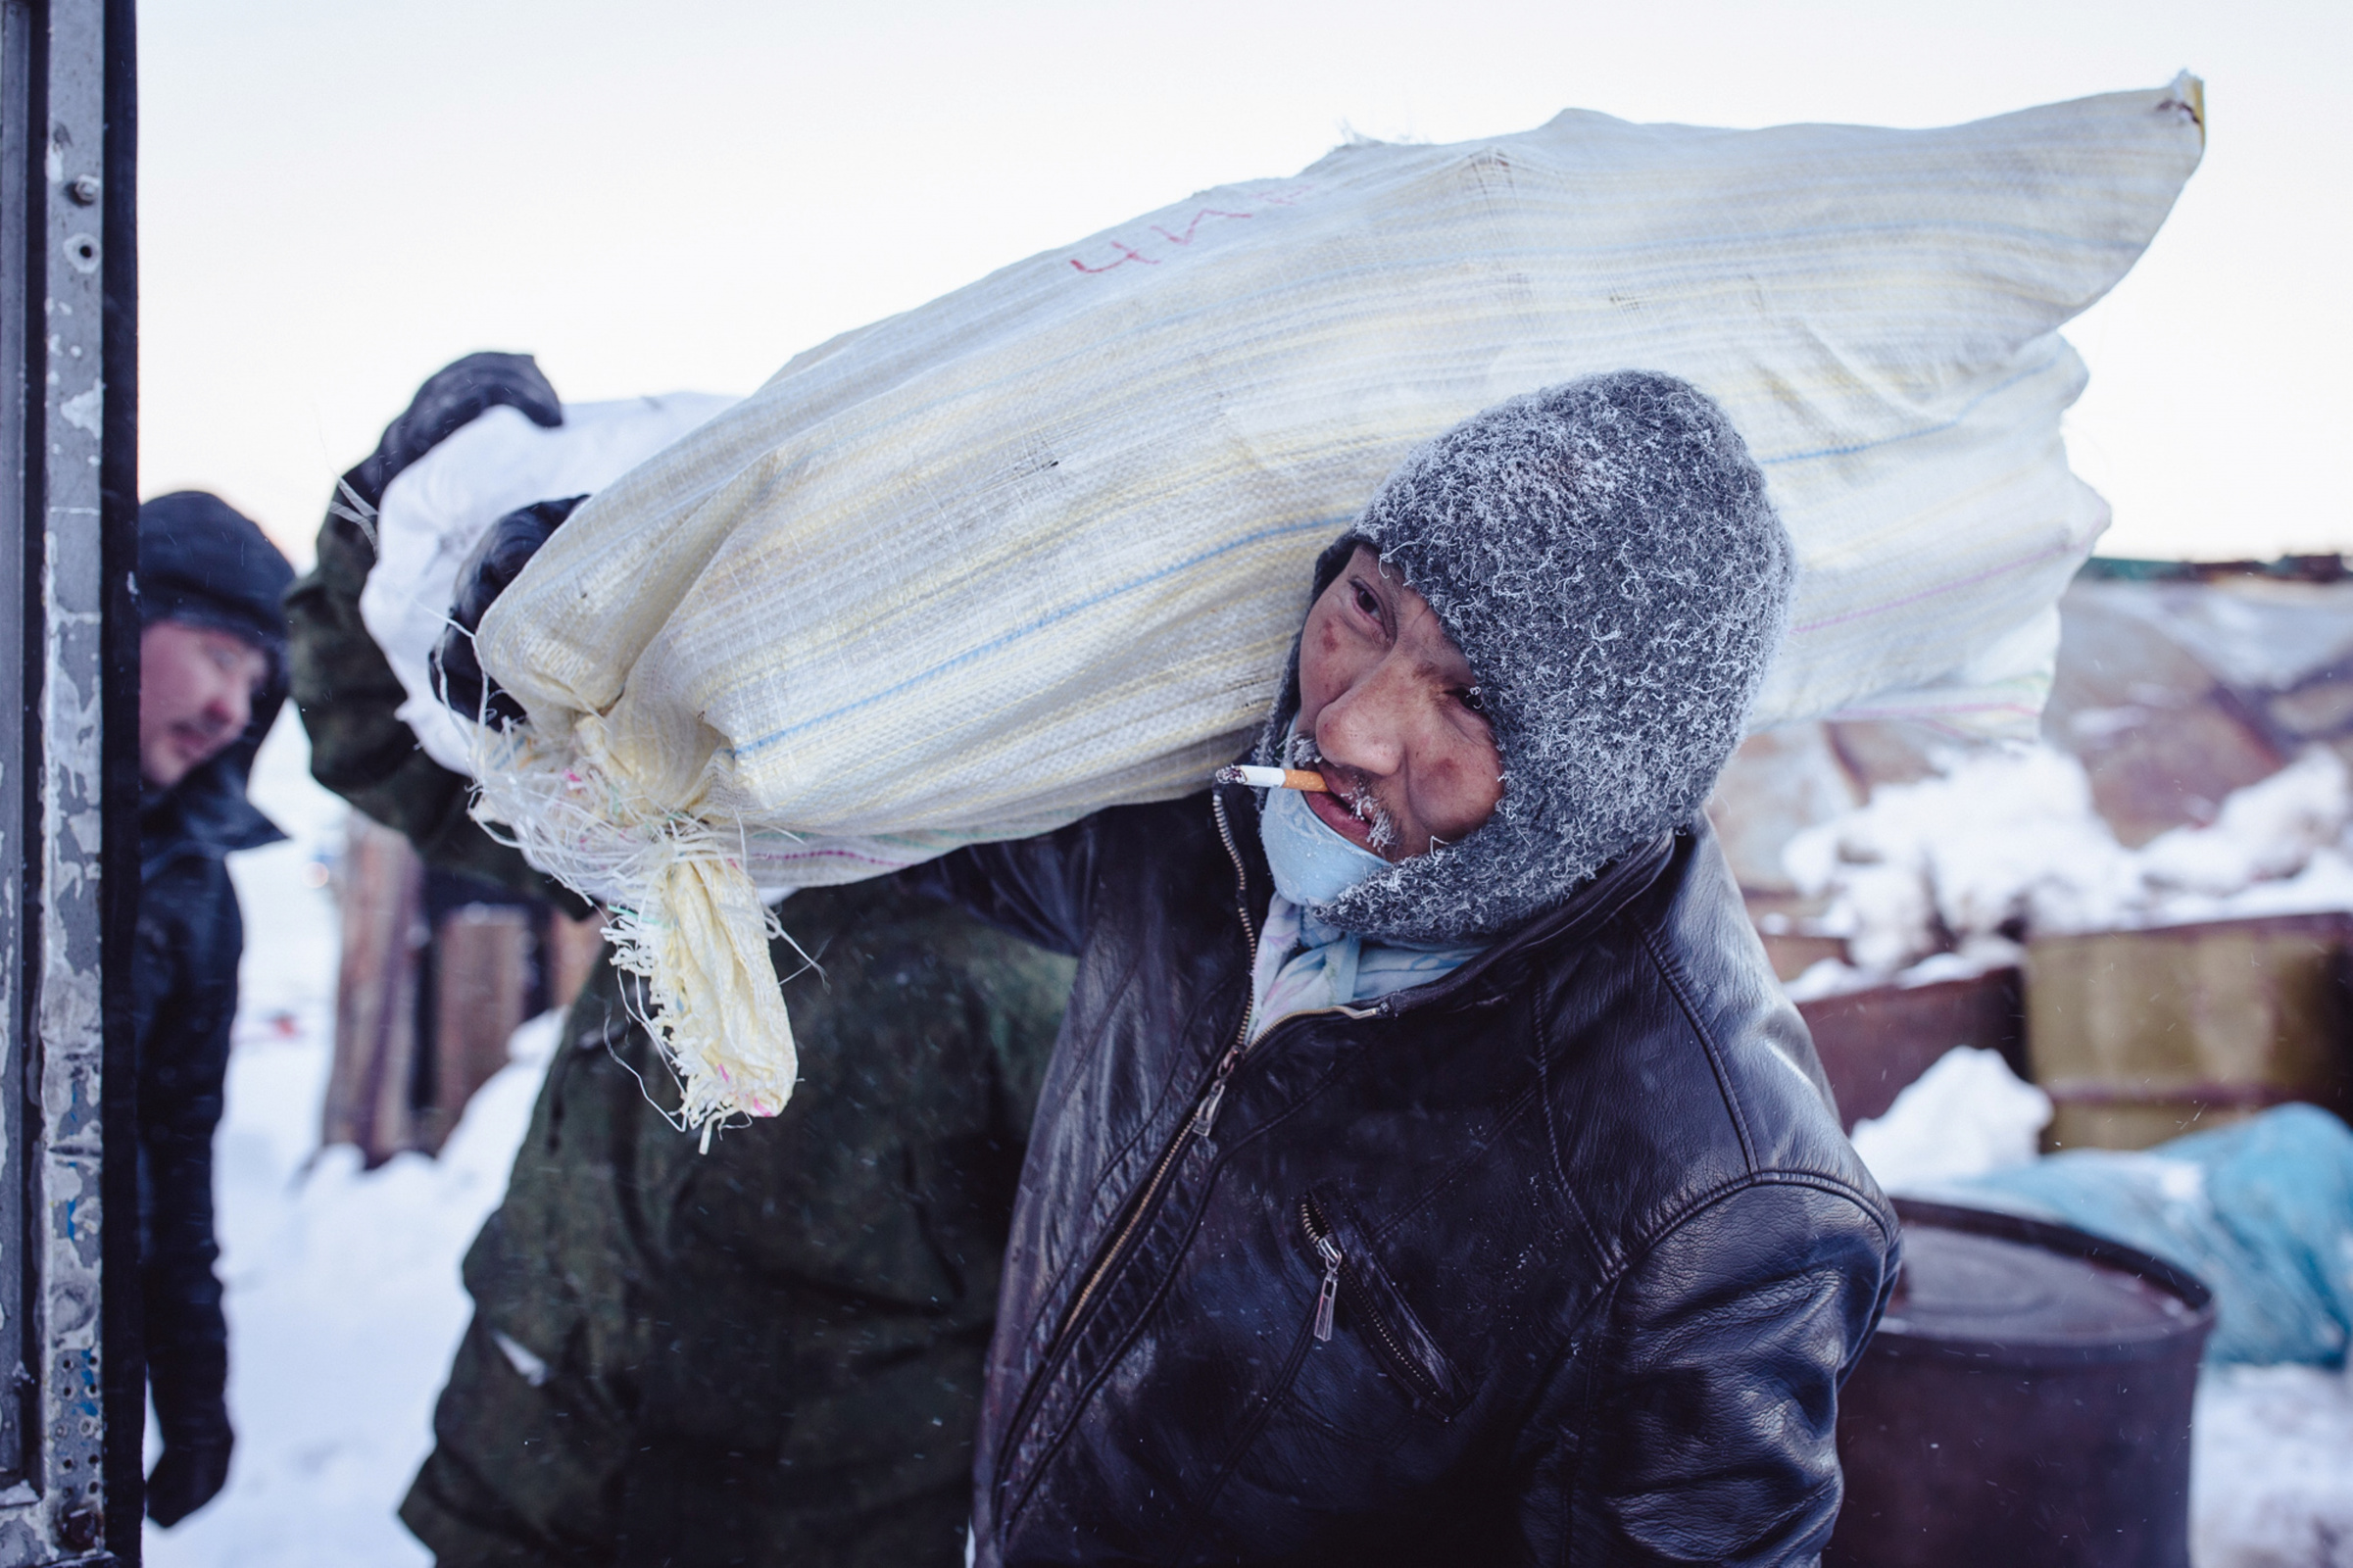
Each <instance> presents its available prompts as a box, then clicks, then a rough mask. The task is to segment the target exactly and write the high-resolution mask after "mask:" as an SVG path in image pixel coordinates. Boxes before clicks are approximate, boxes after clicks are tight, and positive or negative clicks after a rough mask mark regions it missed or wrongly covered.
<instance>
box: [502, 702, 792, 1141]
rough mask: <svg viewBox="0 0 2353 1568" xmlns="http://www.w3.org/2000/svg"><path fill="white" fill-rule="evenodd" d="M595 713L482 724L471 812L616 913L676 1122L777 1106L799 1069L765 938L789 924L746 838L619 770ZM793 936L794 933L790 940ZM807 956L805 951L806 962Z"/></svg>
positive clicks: (704, 1121) (698, 1122) (619, 953)
mask: <svg viewBox="0 0 2353 1568" xmlns="http://www.w3.org/2000/svg"><path fill="white" fill-rule="evenodd" d="M603 728H604V726H603V724H602V723H601V721H600V720H598V719H597V718H595V717H593V716H589V717H581V718H577V719H575V720H574V721H573V723H572V727H571V734H570V736H569V737H568V740H569V744H568V745H554V744H550V743H549V742H547V741H545V740H542V739H540V738H538V737H537V736H536V735H535V734H534V732H533V729H532V727H531V726H530V725H520V726H517V727H515V728H514V729H510V730H504V731H502V730H500V729H498V728H497V727H495V726H492V725H483V726H481V727H480V728H479V729H477V731H476V733H475V741H474V777H475V779H476V781H477V783H478V784H479V786H480V787H479V790H478V791H477V793H476V795H475V797H474V803H473V808H472V811H473V816H474V819H475V820H476V821H478V822H480V823H481V824H482V825H483V826H484V827H485V828H486V829H488V830H489V831H490V833H491V834H492V835H493V836H494V837H497V838H500V839H502V840H503V841H504V842H507V843H509V844H512V845H514V846H515V848H516V849H518V850H520V851H521V852H522V853H523V855H524V857H525V858H527V859H528V860H529V861H530V862H531V863H532V864H533V865H535V866H537V867H539V868H540V869H541V870H543V871H545V872H547V873H548V874H549V875H550V876H553V877H555V878H556V879H557V880H558V881H560V882H562V883H564V886H566V887H568V888H571V889H572V890H573V891H575V892H577V893H579V894H580V895H582V896H583V897H585V898H590V899H596V900H600V901H602V902H604V903H605V904H606V905H607V906H608V907H610V908H611V909H612V911H613V917H612V920H611V922H610V923H609V924H608V925H607V926H606V927H605V930H604V933H603V934H604V937H605V940H606V941H608V942H610V943H612V944H613V966H614V967H615V968H618V969H621V970H623V971H624V972H626V973H629V974H633V975H636V976H638V977H639V978H641V979H642V980H643V981H644V982H645V998H646V1005H644V1006H643V1008H642V1010H641V1009H640V1008H639V1007H637V1006H634V1005H633V1006H632V1007H631V1009H630V1010H631V1012H632V1013H633V1014H635V1015H636V1016H637V1021H638V1022H640V1023H642V1024H644V1025H645V1027H646V1029H647V1031H648V1032H649V1033H651V1034H652V1035H653V1036H654V1038H655V1040H656V1042H657V1043H658V1044H659V1045H660V1046H661V1048H662V1055H663V1057H664V1058H665V1059H666V1060H667V1061H668V1063H669V1066H670V1070H671V1071H672V1072H673V1073H674V1074H675V1075H676V1077H677V1080H678V1086H679V1093H680V1105H679V1113H678V1121H679V1124H680V1126H681V1129H682V1130H692V1129H696V1128H700V1129H701V1130H702V1134H703V1147H704V1149H705V1150H706V1151H708V1150H709V1149H710V1147H711V1131H712V1129H713V1128H714V1127H716V1126H717V1125H719V1124H720V1123H723V1122H725V1121H726V1120H727V1119H728V1118H730V1117H732V1116H737V1115H746V1116H773V1115H775V1114H776V1113H777V1112H778V1111H780V1110H782V1109H783V1108H784V1106H785V1103H786V1102H787V1101H789V1100H791V1099H792V1094H793V1085H794V1083H795V1081H796V1080H797V1079H798V1077H799V1075H800V1058H799V1054H798V1052H797V1051H796V1050H795V1048H794V1045H793V1022H792V1018H791V1017H790V1016H789V1015H788V1014H787V1012H786V1011H785V1006H784V998H783V995H782V994H781V992H780V991H779V990H778V988H777V978H776V974H775V968H774V965H773V964H771V963H770V962H769V960H768V943H769V942H770V941H771V940H772V939H774V938H777V937H784V936H785V932H784V929H783V927H782V926H780V925H779V924H778V923H777V921H776V918H775V916H774V915H772V914H771V913H769V911H768V908H767V907H766V906H765V905H764V904H763V903H761V902H760V890H759V888H758V887H756V886H755V885H754V884H753V881H752V878H751V875H750V874H749V873H748V872H747V871H746V870H745V868H744V854H743V846H742V844H741V843H740V842H739V841H737V840H735V839H731V838H728V837H725V836H723V835H722V834H720V833H719V832H718V831H717V830H716V829H714V828H713V827H712V826H711V824H710V823H709V822H706V821H704V820H702V819H701V818H699V817H696V816H693V815H690V814H687V813H685V812H682V811H676V810H663V809H660V808H658V807H656V806H655V805H654V804H653V803H652V802H651V801H650V800H648V799H647V798H646V797H645V796H644V795H643V793H642V792H639V791H636V790H633V789H631V788H629V787H628V786H627V785H626V783H625V782H624V781H623V780H621V779H620V778H618V777H617V776H616V774H615V772H614V770H613V766H612V764H611V762H610V760H608V756H607V753H606V750H605V747H604V745H603V744H602V743H603V739H604V736H603ZM786 940H788V941H789V940H790V938H789V937H788V938H786ZM803 957H804V958H805V959H806V958H807V955H806V954H804V955H803Z"/></svg>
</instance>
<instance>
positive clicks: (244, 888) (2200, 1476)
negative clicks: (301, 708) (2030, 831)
mask: <svg viewBox="0 0 2353 1568" xmlns="http://www.w3.org/2000/svg"><path fill="white" fill-rule="evenodd" d="M307 761H308V754H307V750H306V748H305V745H304V741H303V737H302V733H301V730H300V729H299V728H298V727H297V726H296V725H295V724H294V722H293V720H292V718H291V716H290V715H289V716H288V717H287V718H286V719H284V720H281V721H280V723H279V725H278V728H277V730H276V731H275V732H274V733H273V734H272V735H271V737H270V744H269V745H268V746H267V747H265V748H264V750H263V754H262V759H261V762H260V765H259V767H258V769H257V772H256V779H255V789H254V796H255V799H256V800H257V802H259V803H260V804H261V806H262V808H263V809H265V810H267V811H268V812H270V815H271V817H272V818H274V819H275V820H276V821H277V823H278V824H279V825H280V826H281V827H283V828H285V829H286V830H287V832H288V833H290V834H291V835H292V836H293V842H291V843H288V844H281V845H276V846H273V847H271V848H270V849H266V850H258V851H255V852H253V853H252V854H249V855H244V856H240V857H238V858H236V859H235V860H234V861H233V862H232V868H233V870H234V871H235V874H236V878H237V888H238V893H239V896H240V898H241V900H242V902H243V905H244V908H245V920H246V952H245V967H244V971H243V975H242V986H243V993H242V1006H241V1010H240V1012H239V1015H238V1022H237V1035H236V1051H235V1054H234V1055H233V1056H232V1057H231V1059H230V1064H229V1079H228V1103H227V1109H226V1112H225V1114H224V1116H223V1119H222V1122H221V1136H220V1144H219V1155H218V1169H217V1174H216V1181H217V1183H218V1195H219V1203H220V1226H221V1247H222V1263H221V1272H222V1276H223V1278H224V1280H225V1282H226V1285H227V1291H228V1319H229V1336H230V1347H229V1353H230V1362H229V1409H230V1414H231V1415H232V1417H233V1418H234V1419H235V1422H236V1427H237V1450H236V1457H235V1461H234V1463H233V1465H232V1467H231V1469H230V1473H229V1483H228V1487H227V1490H226V1491H225V1492H223V1493H222V1495H221V1496H220V1497H219V1498H217V1499H216V1500H215V1501H214V1502H213V1503H212V1504H211V1505H209V1506H208V1507H206V1508H205V1509H203V1510H202V1511H200V1512H199V1513H197V1514H196V1515H195V1516H194V1517H193V1518H190V1519H188V1520H187V1521H185V1522H184V1523H182V1524H180V1525H179V1526H178V1527H177V1528H175V1529H172V1530H157V1529H155V1528H154V1527H153V1526H150V1527H149V1528H148V1531H147V1538H146V1550H147V1560H148V1561H149V1562H150V1563H152V1564H154V1565H156V1568H295V1565H301V1568H311V1565H315V1564H319V1563H334V1564H338V1565H340V1568H417V1565H420V1564H423V1563H425V1562H427V1561H428V1560H429V1559H428V1558H427V1556H426V1553H425V1551H424V1549H423V1548H422V1547H421V1546H419V1545H418V1544H417V1542H416V1541H415V1540H414V1539H413V1538H411V1537H410V1536H409V1534H408V1533H407V1532H406V1531H405V1530H403V1529H402V1528H401V1525H400V1522H399V1521H398V1519H396V1518H395V1517H394V1515H393V1509H394V1508H395V1507H396V1506H397V1505H398V1503H399V1501H400V1497H401V1495H402V1494H403V1493H404V1492H405V1491H406V1490H407V1489H408V1485H409V1480H410V1477H411V1476H412V1475H413V1474H414V1473H415V1471H416V1468H417V1463H418V1461H419V1460H421V1459H422V1458H423V1457H424V1454H425V1451H426V1449H427V1448H428V1446H430V1444H431V1429H430V1423H431V1419H432V1407H433V1398H434V1396H435V1394H436V1393H437V1392H438V1390H439V1388H440V1384H441V1376H442V1371H443V1369H444V1367H445V1366H446V1365H447V1364H448V1360H449V1356H450V1352H451V1350H452V1348H454V1347H455V1346H456V1344H457V1341H458V1337H459V1335H460V1333H461V1332H462V1331H463V1330H464V1328H465V1325H466V1311H467V1307H466V1298H465V1294H464V1292H463V1291H462V1290H461V1288H460V1286H459V1282H458V1263H459V1259H460V1258H461V1257H462V1256H463V1255H464V1253H465V1250H466V1244H467V1243H468V1242H469V1241H470V1240H471V1239H472V1237H473V1233H474V1231H475V1230H476V1228H477V1227H478V1226H479V1225H480V1224H481V1221H482V1218H483V1216H484V1215H486V1214H487V1213H488V1212H489V1211H490V1209H491V1208H492V1207H493V1206H494V1205H495V1204H496V1203H497V1202H498V1200H499V1197H500V1194H501V1193H502V1192H503V1191H504V1189H505V1186H506V1180H507V1168H508V1166H509V1164H510V1163H511V1162H512V1160H513V1158H514V1153H515V1147H516V1146H517V1145H518V1144H519V1143H520V1142H521V1139H522V1134H523V1129H524V1125H525V1123H526V1121H527V1120H528V1118H529V1113H530V1106H531V1102H532V1100H533V1098H534V1097H535V1096H536V1094H537V1093H538V1085H539V1078H540V1074H541V1072H542V1070H543V1069H544V1066H545V1061H546V1056H547V1054H548V1052H549V1051H550V1050H551V1049H552V1047H553V1045H554V1041H555V1030H554V1020H553V1019H541V1020H538V1021H536V1022H534V1023H533V1024H531V1025H527V1026H526V1027H525V1029H524V1030H523V1032H522V1033H521V1034H520V1035H518V1036H517V1037H516V1045H515V1056H516V1060H515V1064H514V1065H512V1066H510V1067H509V1068H508V1069H507V1070H506V1071H505V1072H503V1073H501V1074H500V1075H499V1076H498V1077H496V1078H494V1079H492V1080H491V1082H490V1083H489V1084H488V1085H487V1086H486V1087H485V1088H484V1089H483V1090H482V1092H481V1093H480V1094H478V1095H477V1096H476V1097H475V1098H474V1101H473V1103H472V1104H471V1105H470V1106H469V1107H468V1109H467V1111H466V1118H465V1120H464V1121H463V1122H462V1123H461V1124H460V1125H459V1127H458V1130H457V1131H456V1132H455V1133H454V1134H453V1135H452V1136H451V1139H450V1141H449V1144H448V1146H447V1147H446V1148H445V1149H444V1151H443V1152H442V1156H441V1158H440V1159H438V1160H428V1159H426V1158H424V1157H422V1156H420V1155H416V1154H404V1155H402V1156H400V1157H399V1158H397V1159H395V1160H393V1161H392V1162H391V1163H390V1164H387V1165H385V1166H384V1167H383V1168H382V1169H380V1170H377V1171H373V1172H365V1173H364V1172H362V1171H361V1169H360V1168H359V1161H358V1159H357V1157H356V1155H355V1153H354V1152H353V1151H351V1150H349V1149H335V1150H329V1151H326V1152H320V1151H319V1148H318V1135H319V1103H320V1100H321V1098H322V1096H323V1094H324V1092H325V1088H326V1075H327V1063H328V1052H329V1049H330V1040H331V1035H332V1027H333V1005H334V984H335V964H336V927H335V910H334V903H333V899H332V896H331V894H330V893H329V891H328V889H327V888H326V886H325V878H324V875H323V870H324V866H325V864H326V861H327V859H328V858H331V856H332V855H333V853H334V851H335V848H336V846H337V844H338V843H339V839H340V833H341V823H342V808H341V807H340V806H339V805H338V804H337V803H336V802H335V801H334V800H333V798H332V797H330V796H328V795H326V794H325V792H323V791H321V790H320V789H319V788H318V787H317V786H316V785H314V784H313V783H312V782H311V780H310V777H309V774H308V772H307V771H306V767H307ZM2336 825H2337V826H2338V827H2340V828H2341V822H2340V823H2338V824H2336ZM2152 848H2153V846H2152ZM2316 858H2318V857H2316ZM2177 886H2179V884H2177ZM1992 1067H1995V1068H1998V1067H1999V1063H1998V1061H1995V1062H1993V1063H1992ZM1940 1072H1941V1076H1940V1077H1938V1078H1937V1079H1936V1082H1935V1083H1926V1082H1924V1084H1923V1085H1922V1086H1921V1091H1922V1092H1920V1093H1917V1094H1914V1095H1912V1096H1910V1097H1908V1098H1907V1099H1906V1100H1901V1101H1898V1102H1897V1103H1896V1105H1895V1106H1894V1107H1892V1108H1891V1110H1890V1111H1889V1113H1888V1115H1887V1117H1885V1118H1883V1119H1882V1122H1881V1124H1880V1126H1879V1127H1877V1128H1872V1127H1870V1126H1868V1125H1867V1126H1866V1127H1865V1128H1861V1129H1858V1130H1857V1139H1858V1143H1859V1144H1860V1145H1861V1146H1862V1147H1863V1148H1864V1149H1865V1152H1866V1155H1867V1157H1870V1158H1872V1159H1873V1161H1874V1163H1875V1165H1884V1166H1886V1167H1887V1173H1888V1175H1889V1177H1890V1179H1891V1180H1893V1179H1896V1177H1897V1175H1898V1172H1899V1170H1900V1172H1901V1173H1902V1176H1903V1178H1904V1182H1908V1181H1909V1180H1910V1179H1913V1178H1920V1179H1930V1178H1937V1177H1945V1176H1951V1175H1958V1174H1964V1173H1966V1172H1967V1171H1968V1170H1971V1169H1984V1168H1988V1167H1989V1166H1990V1165H1993V1164H2000V1163H2007V1162H2011V1161H2014V1160H2018V1159H2024V1158H2028V1157H2031V1155H2032V1152H2033V1148H2034V1142H2033V1132H2034V1128H2035V1127H2038V1126H2039V1125H2040V1119H2039V1118H2040V1116H2041V1115H2045V1114H2047V1104H2045V1105H2043V1106H2042V1107H2041V1108H2040V1109H2037V1106H2036V1104H2035V1102H2036V1101H2038V1100H2039V1099H2040V1097H2039V1095H2038V1093H2037V1092H2036V1091H2034V1090H2033V1089H2031V1088H2027V1087H2025V1086H2021V1085H2018V1084H2017V1083H2016V1082H2015V1080H2011V1079H2008V1077H2007V1073H2006V1071H2003V1072H2001V1073H1999V1074H1998V1075H1997V1073H1996V1072H1994V1071H1993V1070H1990V1069H1989V1068H1988V1066H1987V1064H1986V1063H1985V1062H1984V1061H1978V1060H1974V1059H1973V1058H1970V1057H1962V1058H1958V1059H1956V1060H1954V1061H1953V1062H1950V1063H1948V1064H1941V1065H1940ZM1899 1184H1904V1183H1899ZM2195 1441H2196V1450H2195V1451H2196V1466H2195V1477H2194V1483H2193V1510H2192V1512H2193V1518H2192V1530H2193V1535H2194V1538H2195V1547H2196V1561H2197V1564H2198V1568H2353V1382H2349V1381H2348V1379H2347V1377H2346V1375H2345V1374H2342V1373H2334V1372H2326V1371H2322V1370H2319V1369H2317V1368H2313V1367H2304V1366H2279V1367H2231V1368H2223V1369H2219V1370H2216V1371H2212V1372H2209V1373H2208V1374H2207V1375H2206V1377H2205V1379H2204V1381H2203V1382H2202V1383H2201V1385H2200V1389H2199V1394H2198V1407H2197V1428H2196V1434H2195Z"/></svg>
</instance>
